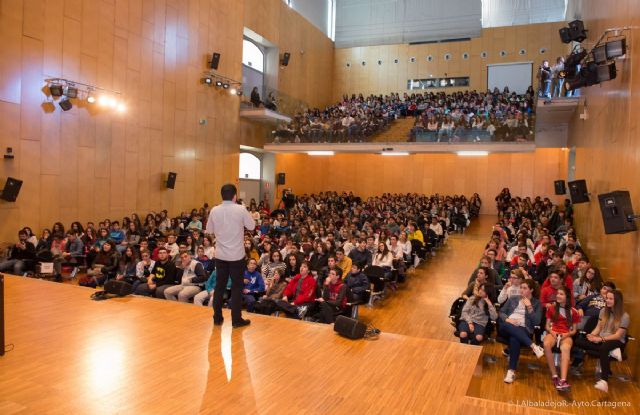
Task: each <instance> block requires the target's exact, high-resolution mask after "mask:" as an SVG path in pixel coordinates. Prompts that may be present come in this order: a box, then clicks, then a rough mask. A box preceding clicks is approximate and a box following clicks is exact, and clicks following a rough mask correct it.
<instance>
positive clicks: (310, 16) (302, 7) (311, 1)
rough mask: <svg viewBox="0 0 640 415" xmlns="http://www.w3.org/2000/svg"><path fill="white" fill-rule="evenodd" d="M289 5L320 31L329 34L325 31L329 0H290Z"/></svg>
mask: <svg viewBox="0 0 640 415" xmlns="http://www.w3.org/2000/svg"><path fill="white" fill-rule="evenodd" d="M291 6H292V7H293V10H295V11H297V12H298V13H299V14H300V15H301V16H302V17H304V18H305V19H307V20H308V21H309V22H310V23H311V24H312V25H314V26H315V27H317V28H318V29H320V30H321V31H322V33H324V34H325V35H327V36H329V34H328V33H327V27H328V26H327V18H328V16H329V0H291Z"/></svg>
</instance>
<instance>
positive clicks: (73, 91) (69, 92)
mask: <svg viewBox="0 0 640 415" xmlns="http://www.w3.org/2000/svg"><path fill="white" fill-rule="evenodd" d="M64 94H65V95H66V96H67V98H78V88H76V87H75V86H66V87H65V88H64Z"/></svg>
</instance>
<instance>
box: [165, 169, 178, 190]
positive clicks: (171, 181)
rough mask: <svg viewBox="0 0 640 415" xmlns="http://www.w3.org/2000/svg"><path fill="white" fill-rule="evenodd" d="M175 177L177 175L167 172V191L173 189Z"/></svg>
mask: <svg viewBox="0 0 640 415" xmlns="http://www.w3.org/2000/svg"><path fill="white" fill-rule="evenodd" d="M177 177H178V173H174V172H172V171H170V172H169V176H168V177H167V189H175V187H176V178H177Z"/></svg>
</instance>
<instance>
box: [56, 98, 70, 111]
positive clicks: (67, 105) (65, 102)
mask: <svg viewBox="0 0 640 415" xmlns="http://www.w3.org/2000/svg"><path fill="white" fill-rule="evenodd" d="M58 105H60V108H62V110H63V111H69V110H70V109H71V108H73V105H72V104H71V101H69V98H67V97H65V98H62V99H61V100H60V102H58Z"/></svg>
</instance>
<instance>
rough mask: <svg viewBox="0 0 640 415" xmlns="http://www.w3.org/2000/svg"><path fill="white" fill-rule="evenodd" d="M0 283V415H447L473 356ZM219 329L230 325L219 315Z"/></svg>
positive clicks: (284, 322)
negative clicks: (1, 322)
mask: <svg viewBox="0 0 640 415" xmlns="http://www.w3.org/2000/svg"><path fill="white" fill-rule="evenodd" d="M91 291H92V290H90V289H85V288H81V287H75V286H70V285H61V284H55V283H51V282H46V281H38V280H33V279H25V278H20V277H11V276H9V277H6V299H7V307H6V309H7V323H8V324H7V330H6V331H7V342H8V343H13V344H14V346H15V348H14V349H13V351H11V352H9V353H7V354H6V355H5V356H4V357H3V358H1V359H0V413H2V414H4V415H8V414H67V415H68V414H112V413H123V414H124V413H127V414H129V413H130V414H160V413H163V414H164V413H166V414H195V413H204V414H235V413H273V414H275V413H279V414H282V413H291V414H302V413H352V414H361V413H394V412H395V413H406V414H408V413H424V412H426V411H427V410H429V411H435V412H436V413H443V414H444V413H457V410H458V407H459V404H458V402H459V401H460V400H461V399H462V398H463V397H464V394H465V391H466V389H467V387H468V384H469V380H470V379H471V376H472V373H473V371H474V370H475V366H476V362H477V361H478V358H479V356H480V350H479V349H478V348H475V347H471V346H463V345H460V344H456V343H451V342H445V341H441V340H430V339H419V338H413V337H407V336H402V335H395V334H388V333H384V334H383V335H382V336H380V338H379V339H378V340H375V341H350V340H348V339H343V338H341V337H339V336H338V335H336V334H335V333H334V332H333V331H332V328H331V327H330V326H326V325H320V324H314V323H305V322H300V321H294V320H289V319H285V318H273V317H263V316H251V318H252V319H253V322H252V325H251V326H250V327H247V328H243V329H236V330H232V329H231V327H230V323H229V322H225V324H224V325H223V326H222V327H221V328H220V327H214V326H213V324H212V319H211V310H210V309H209V308H204V307H196V306H193V305H190V304H177V303H172V302H168V301H161V300H153V299H147V298H133V297H130V298H122V299H111V300H107V301H101V302H95V301H91V300H90V299H89V295H90V294H91ZM227 318H228V319H229V318H230V316H229V315H227Z"/></svg>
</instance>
